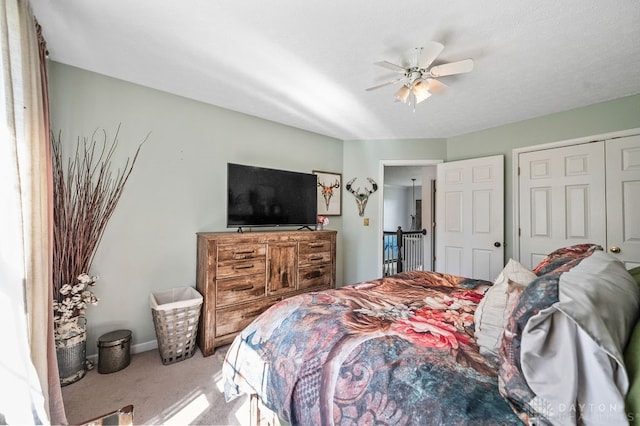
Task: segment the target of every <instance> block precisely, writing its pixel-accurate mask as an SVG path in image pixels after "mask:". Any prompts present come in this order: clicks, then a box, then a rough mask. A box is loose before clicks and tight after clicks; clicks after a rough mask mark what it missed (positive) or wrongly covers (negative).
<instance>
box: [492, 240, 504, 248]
mask: <svg viewBox="0 0 640 426" xmlns="http://www.w3.org/2000/svg"><path fill="white" fill-rule="evenodd" d="M493 245H494V246H496V247H500V246H501V245H502V244H500V242H499V241H496V242H495V243H493Z"/></svg>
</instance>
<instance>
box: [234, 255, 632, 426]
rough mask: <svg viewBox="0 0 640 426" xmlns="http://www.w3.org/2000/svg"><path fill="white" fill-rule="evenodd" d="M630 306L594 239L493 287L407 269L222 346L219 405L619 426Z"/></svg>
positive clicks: (339, 418)
mask: <svg viewBox="0 0 640 426" xmlns="http://www.w3.org/2000/svg"><path fill="white" fill-rule="evenodd" d="M639 301H640V290H638V286H637V284H636V282H635V281H634V279H633V277H632V276H631V274H629V273H628V272H627V271H626V270H625V269H624V267H623V266H622V264H621V263H620V262H618V261H617V260H615V259H614V258H613V257H612V256H610V255H608V254H606V253H605V252H603V251H602V250H601V248H600V247H599V246H596V245H592V244H583V245H578V246H571V247H566V248H562V249H559V250H557V251H555V252H554V253H551V254H549V256H547V258H546V259H544V260H543V261H542V262H541V263H540V264H539V265H538V266H536V268H534V269H533V270H532V271H529V270H526V268H524V267H522V265H520V264H518V263H517V262H515V261H513V260H510V262H509V263H508V264H507V265H506V266H505V270H504V271H503V272H502V273H501V274H500V276H499V277H498V278H497V279H496V281H495V282H493V283H492V282H488V281H482V280H476V279H472V278H465V277H458V276H453V275H447V274H440V273H435V272H423V271H411V272H405V273H400V274H397V275H393V276H390V277H384V278H381V279H378V280H372V281H367V282H362V283H358V284H355V285H350V286H346V287H342V288H339V289H334V290H326V291H321V292H316V293H307V294H302V295H299V296H295V297H292V298H289V299H285V300H283V301H281V302H279V303H278V304H276V305H274V306H273V307H271V308H270V309H269V310H267V311H266V312H264V313H263V314H262V315H261V316H260V317H258V318H257V319H256V320H255V321H254V322H253V323H252V324H250V325H249V326H248V327H247V328H246V329H244V330H243V331H242V332H241V334H240V335H238V336H237V337H236V339H235V340H234V341H233V343H232V344H231V346H230V347H229V349H228V351H227V354H226V357H225V362H224V364H223V376H224V380H225V390H224V392H225V397H226V399H227V400H232V399H234V398H236V397H237V396H239V395H242V394H248V395H251V397H252V398H253V399H254V400H257V401H258V402H259V403H260V405H262V406H264V407H266V409H268V410H269V411H271V412H273V413H275V415H276V416H277V418H278V419H279V420H281V421H283V422H286V423H290V424H314V425H327V424H341V425H347V424H349V425H351V424H393V425H404V424H407V425H408V424H413V425H426V424H492V425H494V424H504V425H507V424H523V423H528V424H576V423H584V424H590V423H594V424H597V423H598V422H604V423H606V424H616V423H619V424H626V423H627V421H628V420H629V413H628V409H625V401H624V397H625V395H626V393H627V391H628V389H629V387H630V376H629V374H628V373H627V371H626V369H625V364H624V363H625V361H624V359H623V350H624V348H625V346H626V344H627V341H628V339H629V336H630V335H631V333H632V331H633V329H634V327H635V324H636V320H637V316H638V307H639ZM594 313H595V314H594ZM639 334H640V332H639ZM638 340H640V338H638ZM559 384H560V385H559ZM581 404H582V405H581ZM594 404H595V405H594ZM594 407H595V408H594ZM252 414H253V418H257V417H256V416H258V414H257V413H252Z"/></svg>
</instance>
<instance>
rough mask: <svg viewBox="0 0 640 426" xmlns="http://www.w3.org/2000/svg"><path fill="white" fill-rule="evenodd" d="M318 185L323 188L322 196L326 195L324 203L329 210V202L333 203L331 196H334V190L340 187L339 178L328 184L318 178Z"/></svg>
mask: <svg viewBox="0 0 640 426" xmlns="http://www.w3.org/2000/svg"><path fill="white" fill-rule="evenodd" d="M318 186H319V187H320V188H322V197H324V205H325V206H326V207H327V210H329V203H331V197H333V190H334V189H338V188H340V182H338V179H336V181H335V182H334V183H332V184H326V183H324V182H321V181H320V179H318Z"/></svg>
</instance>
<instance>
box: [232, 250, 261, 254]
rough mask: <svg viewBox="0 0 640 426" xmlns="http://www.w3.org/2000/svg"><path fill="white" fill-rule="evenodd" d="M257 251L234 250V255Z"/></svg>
mask: <svg viewBox="0 0 640 426" xmlns="http://www.w3.org/2000/svg"><path fill="white" fill-rule="evenodd" d="M255 252H256V250H255V249H253V250H240V251H234V252H233V254H234V255H236V254H252V253H255Z"/></svg>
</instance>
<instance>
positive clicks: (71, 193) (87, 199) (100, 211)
mask: <svg viewBox="0 0 640 426" xmlns="http://www.w3.org/2000/svg"><path fill="white" fill-rule="evenodd" d="M119 132H120V126H118V128H117V130H116V134H115V137H114V138H113V141H112V142H108V141H107V133H106V131H104V130H103V131H102V132H101V133H102V138H101V141H98V140H97V138H96V135H97V134H98V130H95V131H94V132H93V134H92V135H91V138H90V139H89V138H87V137H83V139H82V141H80V137H78V142H77V143H76V150H75V153H74V154H73V155H72V156H71V157H69V158H68V159H67V161H66V163H65V162H64V161H63V158H62V139H61V135H60V134H58V137H57V138H56V137H55V136H54V135H53V134H52V135H51V146H52V150H51V152H52V162H53V203H54V204H53V297H54V300H55V301H58V300H60V297H61V293H60V289H61V288H62V287H63V286H64V285H65V284H71V285H74V283H77V282H78V277H79V276H80V275H81V274H84V273H88V272H89V268H90V266H91V262H92V261H93V256H94V254H95V252H96V249H97V247H98V245H99V243H100V240H101V239H102V235H103V233H104V230H105V228H106V226H107V222H108V220H109V218H110V217H111V215H112V214H113V212H114V210H115V208H116V204H117V203H118V200H119V199H120V196H121V195H122V191H123V190H124V186H125V184H126V183H127V180H128V179H129V175H130V174H131V172H132V170H133V166H134V165H135V163H136V160H137V159H138V154H139V153H140V149H141V148H142V145H143V144H144V143H145V142H146V140H147V139H148V138H149V134H150V133H149V134H147V136H146V137H145V138H144V140H143V141H142V142H141V143H140V145H139V146H138V149H137V150H136V152H135V155H134V156H133V159H131V158H130V157H129V158H127V161H126V162H125V164H124V167H123V168H122V169H119V168H118V169H117V171H116V172H114V171H112V167H111V160H112V157H113V154H114V152H115V151H116V147H117V145H118V134H119Z"/></svg>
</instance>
